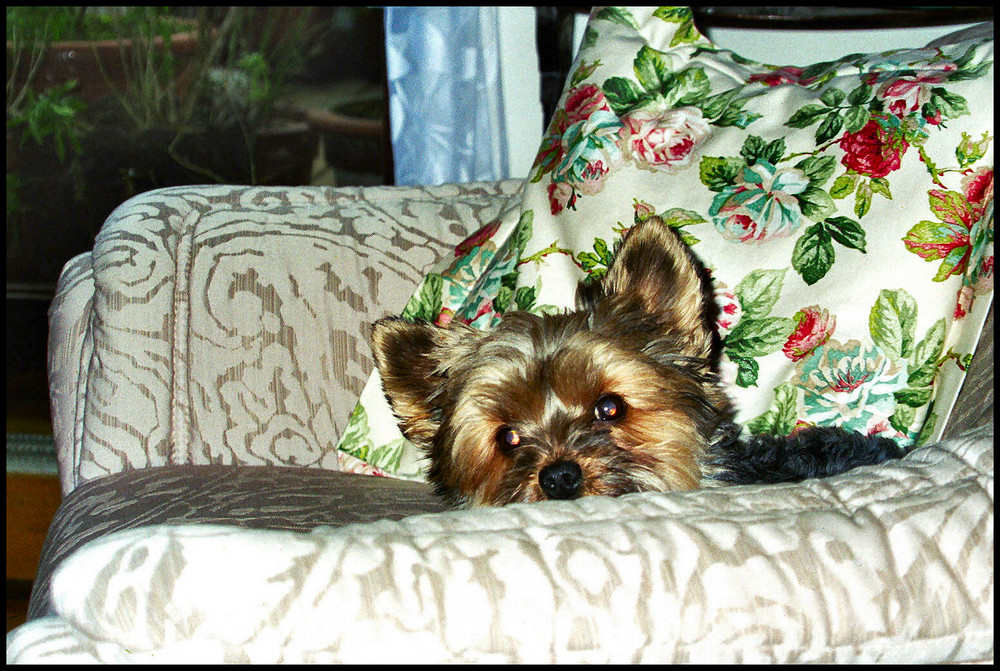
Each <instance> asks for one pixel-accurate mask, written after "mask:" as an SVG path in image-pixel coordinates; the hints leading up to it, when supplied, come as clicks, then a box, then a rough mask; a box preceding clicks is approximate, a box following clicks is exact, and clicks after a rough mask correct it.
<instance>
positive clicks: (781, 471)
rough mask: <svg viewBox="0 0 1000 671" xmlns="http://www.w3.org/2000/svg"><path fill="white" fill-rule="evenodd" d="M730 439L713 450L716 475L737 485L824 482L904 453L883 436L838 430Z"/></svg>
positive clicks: (896, 457) (805, 431)
mask: <svg viewBox="0 0 1000 671" xmlns="http://www.w3.org/2000/svg"><path fill="white" fill-rule="evenodd" d="M734 434H735V432H731V433H730V434H729V435H727V437H726V439H724V440H723V441H722V442H721V443H719V444H716V445H715V446H713V449H712V456H711V458H710V459H709V463H710V464H711V465H712V466H714V467H716V468H718V469H719V470H718V472H716V473H714V474H713V475H712V477H713V478H715V479H716V480H719V481H721V482H725V483H728V484H733V485H750V484H775V483H778V482H799V481H801V480H806V479H807V478H826V477H829V476H831V475H838V474H840V473H844V472H845V471H849V470H851V469H852V468H856V467H858V466H870V465H873V464H880V463H882V462H883V461H886V460H888V459H899V458H901V457H902V456H903V455H904V454H905V452H904V450H903V448H901V447H900V446H899V445H898V444H897V443H896V442H895V441H893V440H891V439H889V438H885V437H884V436H865V435H862V434H860V433H856V432H854V431H846V430H844V429H840V428H834V427H811V428H808V429H803V430H802V431H799V432H798V433H795V434H793V435H791V436H785V437H779V436H753V437H751V438H750V439H749V440H746V441H743V440H739V439H738V438H737V437H735V435H734Z"/></svg>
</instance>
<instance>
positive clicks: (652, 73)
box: [632, 46, 670, 93]
mask: <svg viewBox="0 0 1000 671" xmlns="http://www.w3.org/2000/svg"><path fill="white" fill-rule="evenodd" d="M632 68H633V69H634V70H635V76H636V78H637V79H638V80H639V84H641V85H642V87H643V88H644V89H646V90H647V91H649V92H651V93H658V92H659V91H660V87H661V85H662V84H663V82H664V81H665V80H666V79H667V78H668V77H669V75H670V67H669V66H668V65H667V63H666V61H664V60H663V57H662V56H660V54H659V53H658V52H657V51H656V50H655V49H652V48H650V47H649V46H643V47H642V49H640V50H639V53H638V54H636V57H635V60H634V61H632Z"/></svg>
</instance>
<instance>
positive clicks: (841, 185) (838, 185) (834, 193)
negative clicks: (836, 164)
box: [830, 172, 858, 200]
mask: <svg viewBox="0 0 1000 671" xmlns="http://www.w3.org/2000/svg"><path fill="white" fill-rule="evenodd" d="M857 183H858V174H857V173H854V172H849V173H847V174H846V175H841V176H840V177H838V178H837V179H835V180H834V181H833V186H832V187H830V197H831V198H836V199H838V200H840V199H842V198H847V197H848V196H849V195H851V194H852V193H854V186H855V185H856V184H857Z"/></svg>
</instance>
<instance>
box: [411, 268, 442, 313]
mask: <svg viewBox="0 0 1000 671" xmlns="http://www.w3.org/2000/svg"><path fill="white" fill-rule="evenodd" d="M443 289H444V278H443V277H442V276H441V275H439V274H438V273H430V274H428V275H427V277H425V278H424V281H423V282H421V283H420V288H419V289H417V291H416V293H414V295H413V297H412V298H410V300H409V302H407V304H406V307H405V308H403V318H404V319H406V320H407V321H415V320H422V321H434V320H435V319H436V318H437V316H438V315H439V314H440V313H441V307H442V306H443V305H444V301H443V298H442V291H443Z"/></svg>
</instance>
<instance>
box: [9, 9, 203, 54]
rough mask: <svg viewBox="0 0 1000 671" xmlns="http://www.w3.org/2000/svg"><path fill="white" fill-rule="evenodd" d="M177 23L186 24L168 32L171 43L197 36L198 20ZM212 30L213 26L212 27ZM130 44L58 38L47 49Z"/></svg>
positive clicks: (126, 42) (159, 41)
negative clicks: (175, 30)
mask: <svg viewBox="0 0 1000 671" xmlns="http://www.w3.org/2000/svg"><path fill="white" fill-rule="evenodd" d="M175 20H176V21H177V23H179V24H187V27H185V28H183V29H179V30H177V32H174V33H171V34H170V41H171V43H173V42H174V41H177V40H178V39H179V40H180V41H182V42H193V41H194V40H196V39H197V37H198V28H199V25H198V20H197V19H188V18H183V17H177V18H176V19H175ZM212 30H213V32H214V30H215V29H214V28H213V29H212ZM153 42H154V43H156V44H162V43H163V38H162V37H160V36H157V37H155V38H153ZM131 45H132V38H130V37H126V38H117V39H116V38H112V39H106V40H60V41H58V42H50V43H49V44H48V45H47V48H48V49H53V50H58V51H71V50H74V49H110V48H115V49H118V48H120V47H123V46H125V47H127V46H131ZM13 48H14V43H13V42H11V41H10V40H7V49H8V51H9V50H10V49H13Z"/></svg>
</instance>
